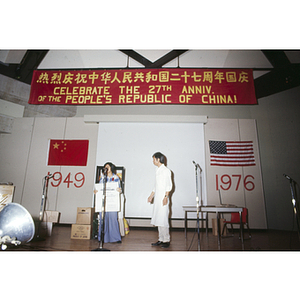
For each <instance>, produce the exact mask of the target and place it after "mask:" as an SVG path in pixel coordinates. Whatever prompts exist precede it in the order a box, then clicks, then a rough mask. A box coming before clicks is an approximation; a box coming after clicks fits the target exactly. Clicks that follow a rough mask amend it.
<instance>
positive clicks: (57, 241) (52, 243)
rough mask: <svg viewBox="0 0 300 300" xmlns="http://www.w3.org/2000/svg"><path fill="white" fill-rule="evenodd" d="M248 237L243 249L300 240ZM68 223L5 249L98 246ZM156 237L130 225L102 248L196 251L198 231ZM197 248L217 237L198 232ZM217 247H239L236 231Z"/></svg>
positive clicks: (293, 246)
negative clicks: (74, 235)
mask: <svg viewBox="0 0 300 300" xmlns="http://www.w3.org/2000/svg"><path fill="white" fill-rule="evenodd" d="M251 233H252V237H251V238H249V236H248V233H247V232H245V235H244V236H245V241H244V243H245V244H244V245H245V249H244V250H245V251H298V250H300V242H299V237H298V233H297V232H290V231H278V230H252V231H251ZM70 237H71V226H69V225H55V226H53V230H52V234H51V236H48V237H45V239H44V240H38V241H36V240H32V241H30V242H29V243H26V244H24V245H20V246H9V247H8V248H7V249H6V250H5V251H92V250H95V249H98V248H99V243H98V241H97V240H95V239H91V240H75V239H71V238H70ZM156 241H157V229H156V228H153V229H152V228H151V229H147V228H144V229H140V228H139V229H138V228H131V229H130V232H129V234H127V235H126V236H125V237H123V238H122V243H106V244H104V245H103V248H104V249H108V250H111V251H198V234H197V232H196V230H195V229H189V231H188V232H187V237H186V238H185V233H184V230H183V229H173V230H171V244H170V247H169V248H167V249H163V248H161V247H153V246H151V243H153V242H156ZM200 250H201V251H219V250H218V242H217V237H216V236H213V235H212V232H211V231H209V232H208V236H206V233H205V232H200ZM221 251H242V243H241V240H240V239H239V235H238V232H235V233H234V236H233V237H231V236H228V237H223V238H222V239H221Z"/></svg>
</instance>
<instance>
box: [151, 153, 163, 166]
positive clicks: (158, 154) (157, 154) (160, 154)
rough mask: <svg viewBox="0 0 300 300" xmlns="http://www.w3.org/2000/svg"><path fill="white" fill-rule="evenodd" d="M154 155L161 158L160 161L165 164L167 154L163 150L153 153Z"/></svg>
mask: <svg viewBox="0 0 300 300" xmlns="http://www.w3.org/2000/svg"><path fill="white" fill-rule="evenodd" d="M152 157H155V158H156V159H159V161H160V162H161V163H162V164H164V163H165V156H164V155H163V154H162V153H161V152H156V153H154V154H153V155H152Z"/></svg>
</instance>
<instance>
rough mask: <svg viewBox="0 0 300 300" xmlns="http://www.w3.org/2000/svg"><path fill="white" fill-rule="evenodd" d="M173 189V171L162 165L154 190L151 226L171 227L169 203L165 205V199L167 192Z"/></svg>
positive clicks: (157, 172) (157, 173)
mask: <svg viewBox="0 0 300 300" xmlns="http://www.w3.org/2000/svg"><path fill="white" fill-rule="evenodd" d="M171 189H172V180H171V171H170V170H169V169H168V168H167V167H166V166H165V165H161V166H160V167H159V168H157V170H156V180H155V188H154V190H153V191H154V192H155V195H154V202H153V215H152V219H151V224H152V225H154V226H163V227H169V202H168V203H167V205H163V199H164V197H165V193H166V192H170V191H171Z"/></svg>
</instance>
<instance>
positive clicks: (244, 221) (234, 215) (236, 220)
mask: <svg viewBox="0 0 300 300" xmlns="http://www.w3.org/2000/svg"><path fill="white" fill-rule="evenodd" d="M228 224H230V225H231V230H232V236H233V235H234V234H233V224H237V225H240V214H239V213H236V212H235V213H231V219H230V221H226V220H225V221H224V227H223V230H222V236H223V234H224V230H225V228H226V226H227V225H228ZM244 224H245V225H246V226H247V228H248V234H249V238H251V232H250V228H249V222H248V209H247V208H245V207H244V208H243V211H242V225H243V229H244ZM239 235H240V237H241V231H240V232H239Z"/></svg>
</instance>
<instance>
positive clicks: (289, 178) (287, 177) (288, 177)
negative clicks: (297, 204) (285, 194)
mask: <svg viewBox="0 0 300 300" xmlns="http://www.w3.org/2000/svg"><path fill="white" fill-rule="evenodd" d="M283 176H284V177H285V178H286V179H288V180H293V179H292V178H291V177H290V176H288V175H286V174H283Z"/></svg>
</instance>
